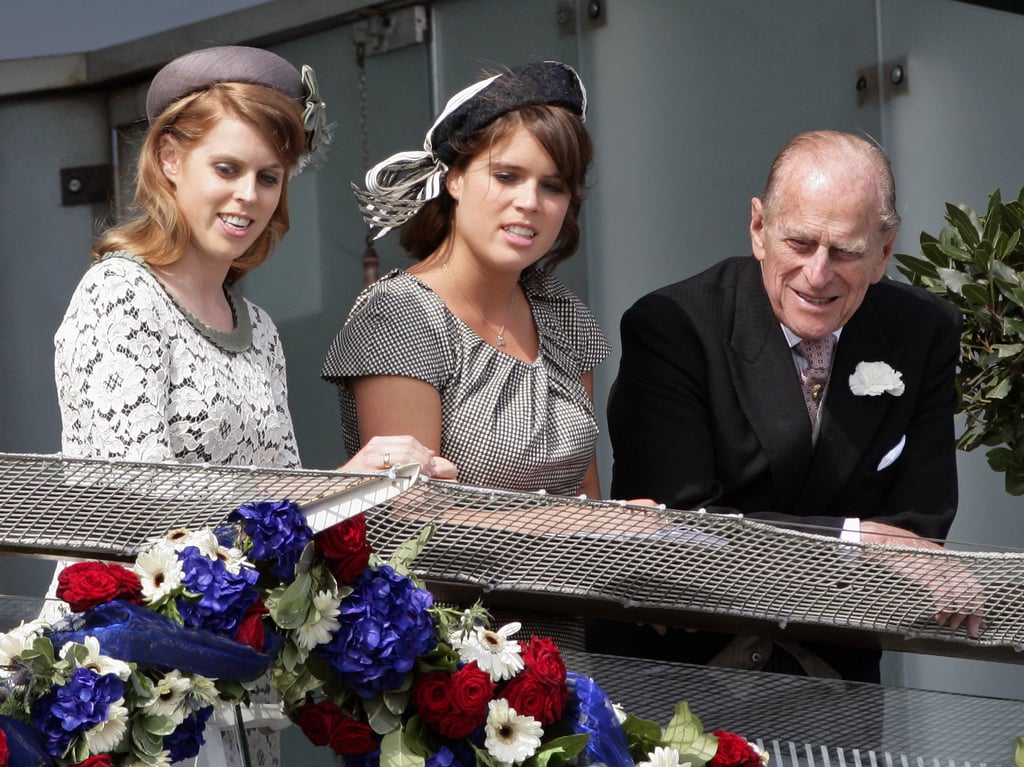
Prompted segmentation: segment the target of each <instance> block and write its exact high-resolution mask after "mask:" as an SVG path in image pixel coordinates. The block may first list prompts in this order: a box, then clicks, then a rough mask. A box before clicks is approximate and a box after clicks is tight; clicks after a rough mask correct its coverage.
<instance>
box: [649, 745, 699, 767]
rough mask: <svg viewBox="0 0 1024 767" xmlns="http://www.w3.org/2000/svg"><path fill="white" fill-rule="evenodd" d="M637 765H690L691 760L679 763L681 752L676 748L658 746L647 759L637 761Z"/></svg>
mask: <svg viewBox="0 0 1024 767" xmlns="http://www.w3.org/2000/svg"><path fill="white" fill-rule="evenodd" d="M636 767H690V762H686V763H684V764H679V752H678V751H677V750H676V749H674V748H664V747H662V746H656V747H655V749H654V750H653V751H651V752H650V753H649V754H647V761H646V762H637V764H636Z"/></svg>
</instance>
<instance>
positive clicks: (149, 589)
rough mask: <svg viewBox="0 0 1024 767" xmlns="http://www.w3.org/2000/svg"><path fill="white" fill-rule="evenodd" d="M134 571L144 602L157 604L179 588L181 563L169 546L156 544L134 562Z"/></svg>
mask: <svg viewBox="0 0 1024 767" xmlns="http://www.w3.org/2000/svg"><path fill="white" fill-rule="evenodd" d="M134 570H135V574H136V575H137V576H139V581H141V582H142V596H143V598H144V599H145V601H146V602H159V601H160V600H161V599H165V598H166V597H169V596H170V595H171V594H173V593H174V590H175V589H177V588H179V587H180V586H181V576H182V572H181V562H180V561H178V553H177V552H176V551H175V550H174V549H173V548H171V547H170V546H166V545H159V544H158V545H156V546H154V547H153V548H151V549H149V550H148V551H144V552H142V553H141V554H139V556H138V558H137V559H136V560H135V567H134Z"/></svg>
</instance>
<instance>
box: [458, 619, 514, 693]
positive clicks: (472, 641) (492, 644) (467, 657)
mask: <svg viewBox="0 0 1024 767" xmlns="http://www.w3.org/2000/svg"><path fill="white" fill-rule="evenodd" d="M521 628H522V624H521V623H506V624H505V625H504V626H502V627H501V628H500V629H498V630H497V631H492V630H490V629H485V628H483V627H482V626H477V627H476V628H474V629H473V630H472V631H470V632H469V634H461V633H458V632H456V634H455V635H454V636H453V637H452V647H453V648H454V649H456V650H458V652H459V658H461V659H462V661H463V662H464V663H471V662H472V661H476V665H477V667H478V668H479V669H480V670H481V671H486V672H487V673H488V674H490V677H491V681H492V682H500V681H502V680H503V679H511V678H512V677H514V676H515V675H516V674H518V673H519V672H520V671H522V670H523V658H522V656H521V655H520V653H521V651H522V649H521V648H520V647H519V642H516V641H515V640H513V639H511V638H510V637H511V636H512V635H513V634H515V633H516V632H517V631H519V629H521Z"/></svg>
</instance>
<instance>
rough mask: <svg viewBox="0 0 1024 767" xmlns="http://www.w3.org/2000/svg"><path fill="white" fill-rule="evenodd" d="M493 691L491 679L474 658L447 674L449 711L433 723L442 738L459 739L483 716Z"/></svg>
mask: <svg viewBox="0 0 1024 767" xmlns="http://www.w3.org/2000/svg"><path fill="white" fill-rule="evenodd" d="M493 695H494V682H492V681H491V677H490V675H489V674H487V672H485V671H481V670H480V668H479V667H478V666H477V665H476V661H473V662H472V663H469V664H467V665H465V666H463V667H462V668H461V669H459V671H458V672H457V673H456V674H455V676H453V677H452V678H451V706H452V709H451V714H450V715H449V716H446V717H445V718H444V719H443V720H442V721H440V722H438V724H437V728H436V729H437V731H438V732H439V733H441V734H442V735H444V736H445V737H446V738H452V739H453V740H461V739H462V738H465V737H467V736H468V735H469V734H470V733H471V732H473V730H475V729H476V728H477V727H479V726H480V725H482V724H483V723H484V722H485V721H486V719H487V704H488V703H489V702H490V700H491V697H492V696H493Z"/></svg>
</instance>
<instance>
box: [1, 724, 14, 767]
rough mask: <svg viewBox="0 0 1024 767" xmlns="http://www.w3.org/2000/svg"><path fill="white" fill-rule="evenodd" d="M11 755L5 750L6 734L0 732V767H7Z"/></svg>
mask: <svg viewBox="0 0 1024 767" xmlns="http://www.w3.org/2000/svg"><path fill="white" fill-rule="evenodd" d="M10 760H11V753H10V751H8V750H7V733H6V732H4V731H3V730H0V767H7V763H8V762H9V761H10Z"/></svg>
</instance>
